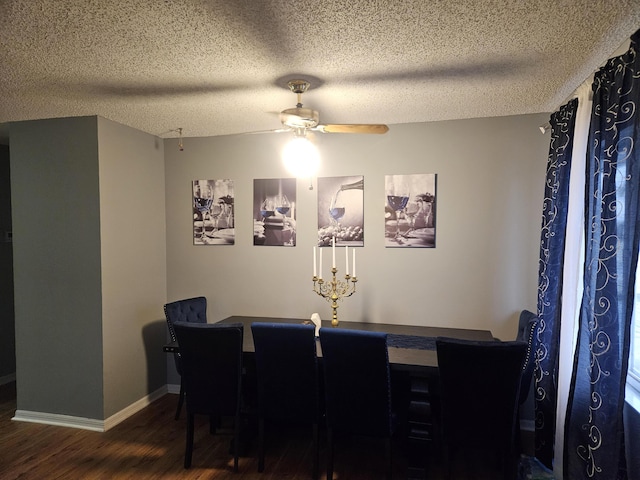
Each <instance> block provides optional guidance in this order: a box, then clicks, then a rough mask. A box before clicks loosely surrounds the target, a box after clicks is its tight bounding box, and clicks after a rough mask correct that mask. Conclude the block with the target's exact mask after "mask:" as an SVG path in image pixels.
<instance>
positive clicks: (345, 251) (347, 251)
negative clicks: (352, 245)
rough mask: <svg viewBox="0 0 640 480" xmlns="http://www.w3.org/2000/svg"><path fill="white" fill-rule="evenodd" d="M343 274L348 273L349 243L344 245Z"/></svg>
mask: <svg viewBox="0 0 640 480" xmlns="http://www.w3.org/2000/svg"><path fill="white" fill-rule="evenodd" d="M344 259H345V272H344V273H345V275H349V245H345V246H344Z"/></svg>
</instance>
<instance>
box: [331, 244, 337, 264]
mask: <svg viewBox="0 0 640 480" xmlns="http://www.w3.org/2000/svg"><path fill="white" fill-rule="evenodd" d="M331 253H332V254H333V261H332V262H331V268H336V237H333V238H332V239H331Z"/></svg>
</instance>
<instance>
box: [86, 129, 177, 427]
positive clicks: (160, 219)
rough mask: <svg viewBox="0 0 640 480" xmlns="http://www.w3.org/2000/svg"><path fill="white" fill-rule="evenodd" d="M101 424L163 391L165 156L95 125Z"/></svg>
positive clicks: (152, 140) (149, 143) (148, 139)
mask: <svg viewBox="0 0 640 480" xmlns="http://www.w3.org/2000/svg"><path fill="white" fill-rule="evenodd" d="M98 156H99V162H100V173H99V177H100V244H101V245H102V248H101V265H102V336H103V377H104V378H103V382H104V418H108V417H109V416H111V415H113V414H115V413H116V412H118V411H120V410H122V409H123V408H125V407H128V406H129V405H130V404H132V403H133V402H135V401H136V400H138V399H140V398H143V397H145V395H147V394H149V393H151V392H153V391H155V390H156V389H158V388H159V387H160V386H161V385H164V384H165V383H166V370H165V368H164V367H165V358H164V356H163V354H162V352H161V351H160V348H159V345H162V343H163V342H164V340H165V335H166V323H165V322H164V313H163V311H162V305H163V304H164V303H165V296H166V290H167V285H166V248H165V215H164V205H165V201H164V188H165V182H164V148H163V144H162V142H161V141H160V140H159V139H158V138H157V137H155V136H153V135H149V134H147V133H143V132H141V131H139V130H135V129H133V128H130V127H127V126H125V125H121V124H118V123H116V122H112V121H110V120H107V119H104V118H98Z"/></svg>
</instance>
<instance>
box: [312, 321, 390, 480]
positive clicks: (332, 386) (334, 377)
mask: <svg viewBox="0 0 640 480" xmlns="http://www.w3.org/2000/svg"><path fill="white" fill-rule="evenodd" d="M320 345H321V348H322V365H323V370H324V391H325V415H326V423H327V449H328V454H327V480H331V479H332V478H333V463H334V433H335V432H345V433H349V434H356V435H363V436H371V437H381V438H383V439H385V440H386V443H385V448H386V452H385V453H386V460H387V471H386V477H387V478H391V475H392V442H391V440H392V436H393V433H394V429H395V416H394V415H393V413H392V408H391V407H392V405H391V378H390V371H389V356H388V351H387V334H386V333H380V332H368V331H362V330H348V329H341V328H321V329H320Z"/></svg>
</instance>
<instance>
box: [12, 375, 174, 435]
mask: <svg viewBox="0 0 640 480" xmlns="http://www.w3.org/2000/svg"><path fill="white" fill-rule="evenodd" d="M178 390H179V388H178ZM166 393H167V385H164V386H162V387H160V388H159V389H158V390H156V391H155V392H152V393H150V394H149V395H146V396H145V397H143V398H141V399H140V400H138V401H136V402H134V403H132V404H131V405H129V406H128V407H126V408H124V409H122V410H120V411H119V412H118V413H116V414H114V415H111V416H110V417H109V418H107V419H106V420H97V419H93V418H83V417H74V416H71V415H59V414H56V413H45V412H32V411H29V410H16V413H15V415H14V416H13V418H12V419H11V420H15V421H18V422H31V423H41V424H44V425H56V426H59V427H70V428H79V429H82V430H92V431H94V432H106V431H107V430H109V429H110V428H113V427H115V426H116V425H117V424H119V423H120V422H122V421H123V420H125V419H127V418H129V417H130V416H131V415H133V414H135V413H138V412H139V411H140V410H142V409H143V408H145V407H146V406H148V405H150V404H151V403H152V402H154V401H155V400H157V399H158V398H160V397H162V396H163V395H165V394H166Z"/></svg>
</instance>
